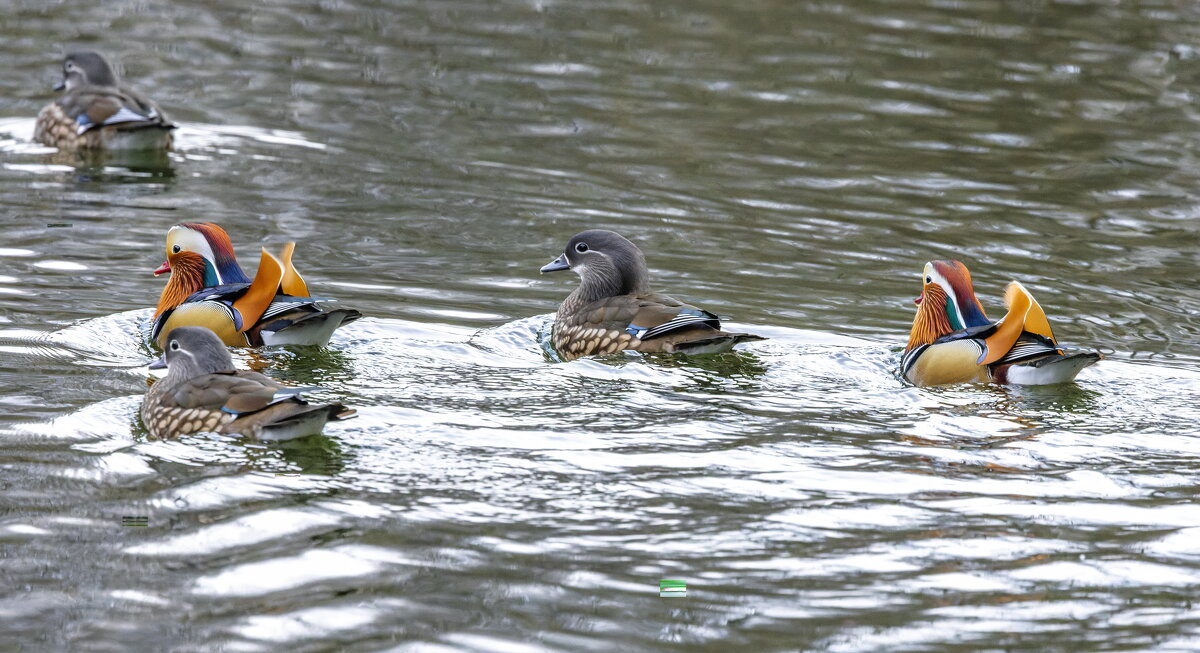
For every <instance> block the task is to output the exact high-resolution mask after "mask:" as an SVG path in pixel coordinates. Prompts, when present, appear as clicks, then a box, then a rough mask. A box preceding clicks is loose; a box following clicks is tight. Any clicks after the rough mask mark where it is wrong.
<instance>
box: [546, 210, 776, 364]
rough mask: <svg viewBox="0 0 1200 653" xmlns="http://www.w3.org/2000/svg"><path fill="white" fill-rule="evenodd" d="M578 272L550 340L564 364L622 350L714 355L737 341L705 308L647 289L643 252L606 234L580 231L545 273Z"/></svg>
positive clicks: (747, 337)
mask: <svg viewBox="0 0 1200 653" xmlns="http://www.w3.org/2000/svg"><path fill="white" fill-rule="evenodd" d="M558 270H574V271H575V273H576V274H578V275H579V278H580V282H579V287H578V288H576V289H575V292H573V293H571V294H570V295H569V296H568V297H567V298H566V299H565V300H564V301H563V303H562V305H561V306H559V307H558V312H557V313H556V314H555V317H554V328H553V332H552V337H551V340H552V341H553V343H554V348H555V349H556V350H558V353H559V355H561V356H562V357H563V359H565V360H568V361H570V360H575V359H576V358H580V357H581V356H591V355H593V354H612V353H615V352H618V351H622V350H626V349H629V350H633V351H640V352H667V353H683V354H715V353H720V352H724V351H729V350H730V349H732V348H733V346H734V345H736V344H738V343H740V342H748V341H751V340H766V338H763V337H761V336H756V335H752V334H749V333H728V332H725V331H722V330H721V322H720V320H719V319H718V318H717V316H716V315H713V314H712V313H709V312H708V311H705V310H702V309H699V308H696V307H695V306H691V305H689V304H685V303H683V302H681V301H679V300H677V299H675V298H673V297H668V296H667V295H664V294H661V293H657V292H654V291H652V290H650V286H649V282H648V278H649V276H650V275H649V272H647V270H646V258H645V256H643V254H642V250H640V249H638V247H637V246H636V245H634V244H633V243H631V242H629V241H628V240H626V239H625V238H624V237H623V236H621V235H620V234H618V233H615V232H612V231H605V230H603V229H591V230H588V231H584V232H582V233H579V234H576V235H575V236H574V237H573V238H571V240H570V241H568V242H567V247H566V250H564V251H563V253H562V255H560V256H559V257H558V258H556V259H554V261H552V262H551V263H548V264H547V265H545V266H543V267H542V269H541V272H542V273H546V272H556V271H558Z"/></svg>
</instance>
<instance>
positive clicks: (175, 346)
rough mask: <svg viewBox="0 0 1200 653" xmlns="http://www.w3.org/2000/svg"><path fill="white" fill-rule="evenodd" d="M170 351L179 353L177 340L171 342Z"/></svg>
mask: <svg viewBox="0 0 1200 653" xmlns="http://www.w3.org/2000/svg"><path fill="white" fill-rule="evenodd" d="M171 351H179V341H178V340H172V341H171Z"/></svg>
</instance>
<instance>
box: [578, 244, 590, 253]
mask: <svg viewBox="0 0 1200 653" xmlns="http://www.w3.org/2000/svg"><path fill="white" fill-rule="evenodd" d="M575 251H577V252H579V253H580V254H582V253H584V252H586V251H588V246H587V243H579V244H578V245H576V246H575Z"/></svg>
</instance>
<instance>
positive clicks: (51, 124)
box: [33, 50, 175, 151]
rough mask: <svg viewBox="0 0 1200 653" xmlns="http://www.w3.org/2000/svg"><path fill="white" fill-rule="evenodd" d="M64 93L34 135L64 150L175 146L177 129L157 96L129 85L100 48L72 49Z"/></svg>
mask: <svg viewBox="0 0 1200 653" xmlns="http://www.w3.org/2000/svg"><path fill="white" fill-rule="evenodd" d="M62 73H63V78H62V81H60V82H59V83H58V85H56V86H55V87H54V90H56V91H63V95H62V97H60V98H58V99H57V100H55V101H54V102H51V103H50V104H49V105H47V106H46V108H44V109H42V111H41V112H40V113H39V114H38V117H37V123H36V125H35V126H34V133H33V139H34V140H35V141H37V142H39V143H41V144H43V145H49V146H50V147H57V148H58V149H60V150H64V151H95V150H160V151H166V150H170V149H171V147H172V145H173V138H172V135H171V131H172V130H173V129H175V125H174V124H172V123H171V122H170V121H169V120H167V117H166V115H164V114H163V112H162V109H159V108H158V105H157V104H155V103H154V102H153V101H151V100H149V99H147V98H145V97H143V96H142V95H141V94H139V93H138V92H136V91H134V90H133V89H131V88H129V87H128V86H125V85H124V84H122V83H121V81H120V79H119V78H118V77H117V74H116V72H114V71H113V67H112V64H110V63H109V62H108V60H107V59H105V58H104V56H103V55H101V54H100V53H98V52H93V51H91V50H84V51H80V52H72V53H71V54H68V55H67V56H66V58H65V59H64V60H63V69H62Z"/></svg>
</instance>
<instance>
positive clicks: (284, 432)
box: [142, 327, 355, 440]
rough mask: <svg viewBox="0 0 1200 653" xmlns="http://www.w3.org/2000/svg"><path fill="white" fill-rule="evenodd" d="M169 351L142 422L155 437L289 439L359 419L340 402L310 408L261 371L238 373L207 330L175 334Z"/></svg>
mask: <svg viewBox="0 0 1200 653" xmlns="http://www.w3.org/2000/svg"><path fill="white" fill-rule="evenodd" d="M164 349H166V361H167V375H166V376H165V377H163V378H162V379H161V380H159V381H157V382H156V383H155V384H154V385H152V386H150V390H149V391H148V392H147V393H146V399H145V401H144V402H143V403H142V423H143V424H145V425H146V428H147V429H149V430H150V435H151V436H152V437H155V438H174V437H178V436H180V435H188V434H190V433H201V432H215V433H239V434H241V435H245V436H249V437H254V438H258V439H260V440H288V439H291V438H297V437H302V436H305V435H313V434H316V433H320V432H321V429H322V428H324V427H325V423H326V422H328V421H329V420H342V419H346V418H349V417H352V416H353V415H354V412H355V411H354V410H352V409H349V408H346V407H345V406H343V405H341V404H338V403H333V404H310V403H308V402H306V401H304V399H302V398H301V397H300V392H301V389H300V388H289V387H287V386H284V385H282V384H280V383H277V382H276V381H275V380H274V379H271V378H270V377H267V376H264V375H262V374H259V373H258V372H248V371H244V370H235V369H234V368H233V358H232V357H231V356H230V355H229V350H228V349H226V348H225V345H224V344H223V343H222V342H221V340H220V339H219V338H217V335H216V334H215V333H213V332H212V331H209V330H208V329H205V328H204V327H179V328H178V329H175V330H173V331H171V332H170V334H168V336H167V345H166V347H164Z"/></svg>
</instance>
